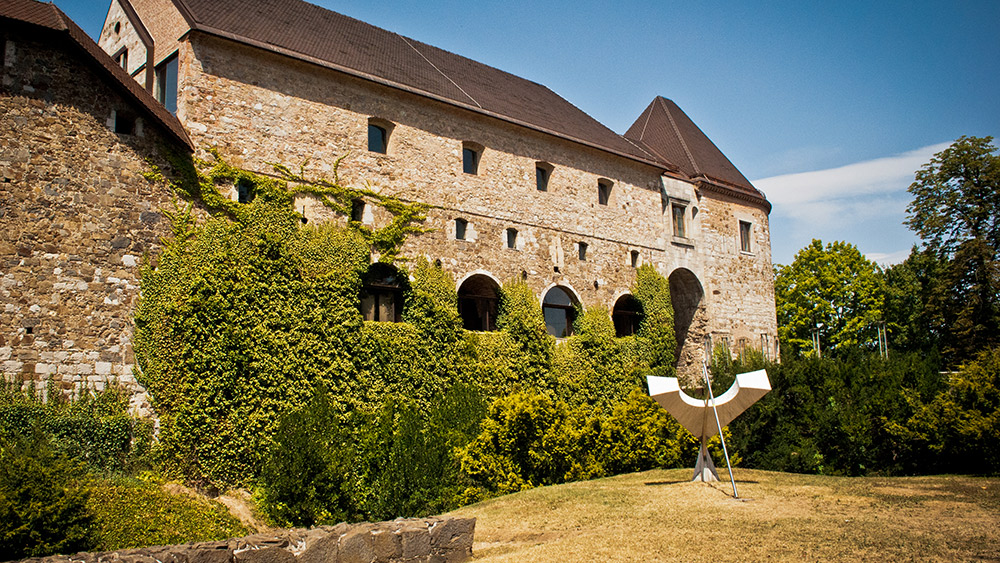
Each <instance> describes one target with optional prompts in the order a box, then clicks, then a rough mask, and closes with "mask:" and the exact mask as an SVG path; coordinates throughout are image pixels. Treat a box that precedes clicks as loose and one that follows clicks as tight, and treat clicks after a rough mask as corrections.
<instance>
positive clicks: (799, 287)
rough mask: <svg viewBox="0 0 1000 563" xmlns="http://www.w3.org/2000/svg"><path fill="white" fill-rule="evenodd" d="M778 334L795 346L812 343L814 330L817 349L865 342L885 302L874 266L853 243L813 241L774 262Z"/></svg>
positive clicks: (874, 331)
mask: <svg viewBox="0 0 1000 563" xmlns="http://www.w3.org/2000/svg"><path fill="white" fill-rule="evenodd" d="M774 293H775V301H776V305H777V310H778V327H779V328H778V336H779V337H780V338H781V340H782V342H783V343H784V345H785V346H791V347H792V349H794V350H795V351H796V352H800V353H801V352H804V351H809V350H811V349H812V333H813V331H814V330H817V329H818V330H819V334H820V346H821V348H822V350H824V351H826V350H836V349H841V348H847V347H858V346H862V347H869V346H873V345H874V343H875V342H876V341H877V323H879V322H881V320H882V318H883V312H884V307H885V295H884V282H883V279H882V276H881V275H879V271H878V266H876V265H875V264H874V263H873V262H871V261H870V260H868V259H867V258H865V257H864V255H863V254H861V252H860V251H859V250H858V248H857V247H856V246H854V245H853V244H849V243H846V242H841V241H836V242H833V243H829V244H827V245H826V246H824V245H823V241H821V240H817V239H813V241H812V242H811V243H810V244H809V245H808V246H806V247H805V248H803V249H802V250H800V251H798V252H797V253H796V254H795V259H794V260H793V261H792V264H791V265H789V266H778V267H777V269H776V275H775V281H774Z"/></svg>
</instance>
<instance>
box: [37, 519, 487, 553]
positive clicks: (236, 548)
mask: <svg viewBox="0 0 1000 563" xmlns="http://www.w3.org/2000/svg"><path fill="white" fill-rule="evenodd" d="M475 528H476V519H475V518H413V519H405V520H404V519H398V520H393V521H390V522H379V523H375V524H370V523H362V524H337V525H336V526H320V527H319V528H312V529H308V530H306V529H295V530H284V531H281V532H277V533H270V534H255V535H252V536H247V537H245V538H237V539H231V540H226V541H217V542H201V543H189V544H184V545H171V546H157V547H142V548H138V549H126V550H121V551H108V552H104V553H77V554H75V555H53V556H50V557H36V558H33V559H25V560H23V561H25V562H29V561H30V562H32V563H111V562H114V563H404V562H405V563H411V562H412V563H456V562H459V561H467V560H469V559H470V558H471V557H472V538H473V534H474V532H475Z"/></svg>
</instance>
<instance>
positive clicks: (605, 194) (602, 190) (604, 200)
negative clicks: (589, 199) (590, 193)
mask: <svg viewBox="0 0 1000 563" xmlns="http://www.w3.org/2000/svg"><path fill="white" fill-rule="evenodd" d="M611 186H612V184H611V182H609V181H607V180H601V181H599V182H597V203H599V204H601V205H607V204H608V202H609V201H611Z"/></svg>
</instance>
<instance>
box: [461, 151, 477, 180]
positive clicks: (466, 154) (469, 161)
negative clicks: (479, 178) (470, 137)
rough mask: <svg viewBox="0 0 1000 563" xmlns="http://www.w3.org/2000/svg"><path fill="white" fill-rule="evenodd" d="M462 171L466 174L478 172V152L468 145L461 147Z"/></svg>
mask: <svg viewBox="0 0 1000 563" xmlns="http://www.w3.org/2000/svg"><path fill="white" fill-rule="evenodd" d="M462 172H465V173H466V174H478V173H479V153H478V152H476V150H475V149H472V148H469V147H465V148H463V149H462Z"/></svg>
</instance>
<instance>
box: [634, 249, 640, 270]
mask: <svg viewBox="0 0 1000 563" xmlns="http://www.w3.org/2000/svg"><path fill="white" fill-rule="evenodd" d="M632 267H633V268H638V267H639V251H638V250H633V251H632Z"/></svg>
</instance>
